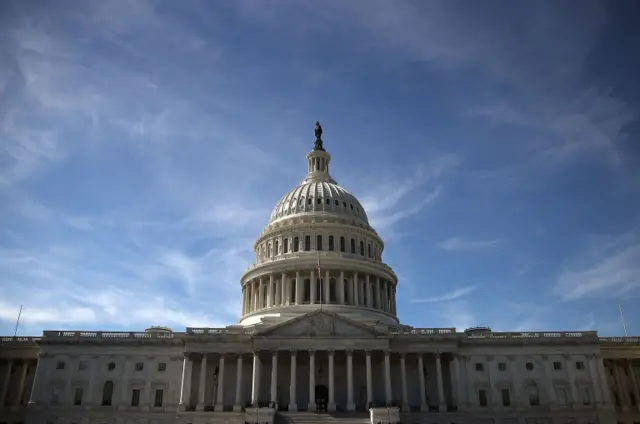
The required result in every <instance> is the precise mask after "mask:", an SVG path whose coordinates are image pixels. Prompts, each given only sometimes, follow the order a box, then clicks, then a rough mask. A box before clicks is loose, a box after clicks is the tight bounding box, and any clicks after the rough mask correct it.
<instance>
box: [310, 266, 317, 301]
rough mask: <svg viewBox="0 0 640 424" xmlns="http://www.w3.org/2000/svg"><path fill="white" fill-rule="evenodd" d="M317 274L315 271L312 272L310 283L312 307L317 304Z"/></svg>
mask: <svg viewBox="0 0 640 424" xmlns="http://www.w3.org/2000/svg"><path fill="white" fill-rule="evenodd" d="M316 290H318V289H317V288H316V273H315V271H313V270H312V271H311V281H310V283H309V299H310V302H309V303H311V304H312V305H313V304H314V303H316Z"/></svg>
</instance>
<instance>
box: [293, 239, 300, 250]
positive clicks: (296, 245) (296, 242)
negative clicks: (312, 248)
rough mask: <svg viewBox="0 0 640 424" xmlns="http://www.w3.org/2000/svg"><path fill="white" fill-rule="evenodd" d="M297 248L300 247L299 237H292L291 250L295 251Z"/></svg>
mask: <svg viewBox="0 0 640 424" xmlns="http://www.w3.org/2000/svg"><path fill="white" fill-rule="evenodd" d="M299 248H300V238H299V237H294V238H293V251H294V252H297V251H298V249H299Z"/></svg>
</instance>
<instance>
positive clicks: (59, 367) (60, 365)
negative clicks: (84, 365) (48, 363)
mask: <svg viewBox="0 0 640 424" xmlns="http://www.w3.org/2000/svg"><path fill="white" fill-rule="evenodd" d="M64 366H65V363H64V361H58V362H57V363H56V369H57V370H63V369H64Z"/></svg>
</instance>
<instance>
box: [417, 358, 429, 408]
mask: <svg viewBox="0 0 640 424" xmlns="http://www.w3.org/2000/svg"><path fill="white" fill-rule="evenodd" d="M418 378H419V380H420V411H421V412H429V407H428V406H427V394H426V393H425V389H424V387H425V384H424V383H425V381H424V359H423V357H422V353H418Z"/></svg>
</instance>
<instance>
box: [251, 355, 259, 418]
mask: <svg viewBox="0 0 640 424" xmlns="http://www.w3.org/2000/svg"><path fill="white" fill-rule="evenodd" d="M259 384H260V352H258V351H257V350H256V351H254V352H253V375H252V378H251V404H252V405H253V406H258V400H259V396H260V393H259V392H260V386H259Z"/></svg>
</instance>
